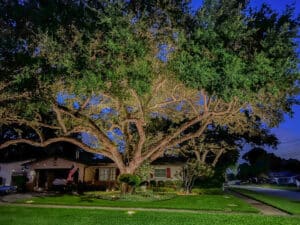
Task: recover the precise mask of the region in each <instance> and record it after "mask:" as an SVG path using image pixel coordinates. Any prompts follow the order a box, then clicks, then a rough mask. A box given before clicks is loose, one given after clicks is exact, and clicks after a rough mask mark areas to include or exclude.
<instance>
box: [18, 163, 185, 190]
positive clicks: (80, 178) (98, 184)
mask: <svg viewBox="0 0 300 225" xmlns="http://www.w3.org/2000/svg"><path fill="white" fill-rule="evenodd" d="M183 165H184V162H181V161H179V160H176V159H173V158H170V159H168V158H160V159H158V160H156V161H155V162H153V163H152V167H153V173H152V174H149V179H148V181H150V180H154V181H157V182H159V181H167V180H170V181H174V180H178V179H181V177H180V173H181V171H182V168H183ZM22 166H23V167H24V168H25V167H26V168H27V170H26V172H27V177H28V184H27V188H28V189H30V190H51V189H53V188H55V187H56V186H59V185H66V184H67V183H68V182H70V181H71V182H72V183H78V182H81V183H84V184H85V185H86V187H88V188H91V189H99V188H100V189H112V188H114V187H115V186H116V183H117V178H118V176H119V174H120V171H119V169H118V168H117V166H116V164H115V163H114V162H112V161H110V160H107V159H104V160H101V161H99V162H97V163H87V162H80V161H78V160H77V161H76V160H69V159H64V158H58V157H50V158H46V159H42V160H35V161H30V162H24V163H23V164H22Z"/></svg>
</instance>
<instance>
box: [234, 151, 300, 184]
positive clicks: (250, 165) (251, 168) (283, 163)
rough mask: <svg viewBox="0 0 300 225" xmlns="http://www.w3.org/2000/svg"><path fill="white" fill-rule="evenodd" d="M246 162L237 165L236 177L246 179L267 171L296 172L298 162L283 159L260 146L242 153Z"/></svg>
mask: <svg viewBox="0 0 300 225" xmlns="http://www.w3.org/2000/svg"><path fill="white" fill-rule="evenodd" d="M243 159H244V160H246V161H247V163H243V164H241V165H239V171H238V177H239V179H242V180H246V179H249V178H251V177H259V176H261V175H263V174H268V173H269V172H281V171H289V172H294V173H298V171H299V169H300V162H299V160H296V159H283V158H280V157H278V156H276V155H275V154H274V153H269V152H267V151H266V150H264V149H262V148H253V149H251V150H250V151H249V152H247V153H245V154H244V155H243Z"/></svg>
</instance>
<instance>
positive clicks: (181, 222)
mask: <svg viewBox="0 0 300 225" xmlns="http://www.w3.org/2000/svg"><path fill="white" fill-rule="evenodd" d="M0 215H1V216H0V224H3V225H20V224H22V225H50V224H51V225H52V224H59V225H70V224H72V225H96V224H101V225H121V224H126V225H168V224H172V225H195V224H197V225H209V224H214V225H253V224H255V225H267V224H272V225H298V224H299V223H300V219H299V218H295V217H275V216H262V215H255V214H254V215H233V214H193V213H171V212H170V213H169V212H142V211H137V212H136V213H135V214H133V215H128V213H127V212H126V211H111V210H91V209H50V208H47V209H46V208H26V207H11V206H9V207H3V206H1V207H0Z"/></svg>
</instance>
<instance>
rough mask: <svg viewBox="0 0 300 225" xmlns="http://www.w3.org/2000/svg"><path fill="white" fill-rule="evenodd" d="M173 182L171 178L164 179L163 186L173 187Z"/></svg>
mask: <svg viewBox="0 0 300 225" xmlns="http://www.w3.org/2000/svg"><path fill="white" fill-rule="evenodd" d="M174 186H175V185H174V182H173V181H172V180H166V181H165V187H171V188H174Z"/></svg>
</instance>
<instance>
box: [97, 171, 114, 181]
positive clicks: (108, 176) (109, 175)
mask: <svg viewBox="0 0 300 225" xmlns="http://www.w3.org/2000/svg"><path fill="white" fill-rule="evenodd" d="M99 180H100V181H113V180H116V168H99Z"/></svg>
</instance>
